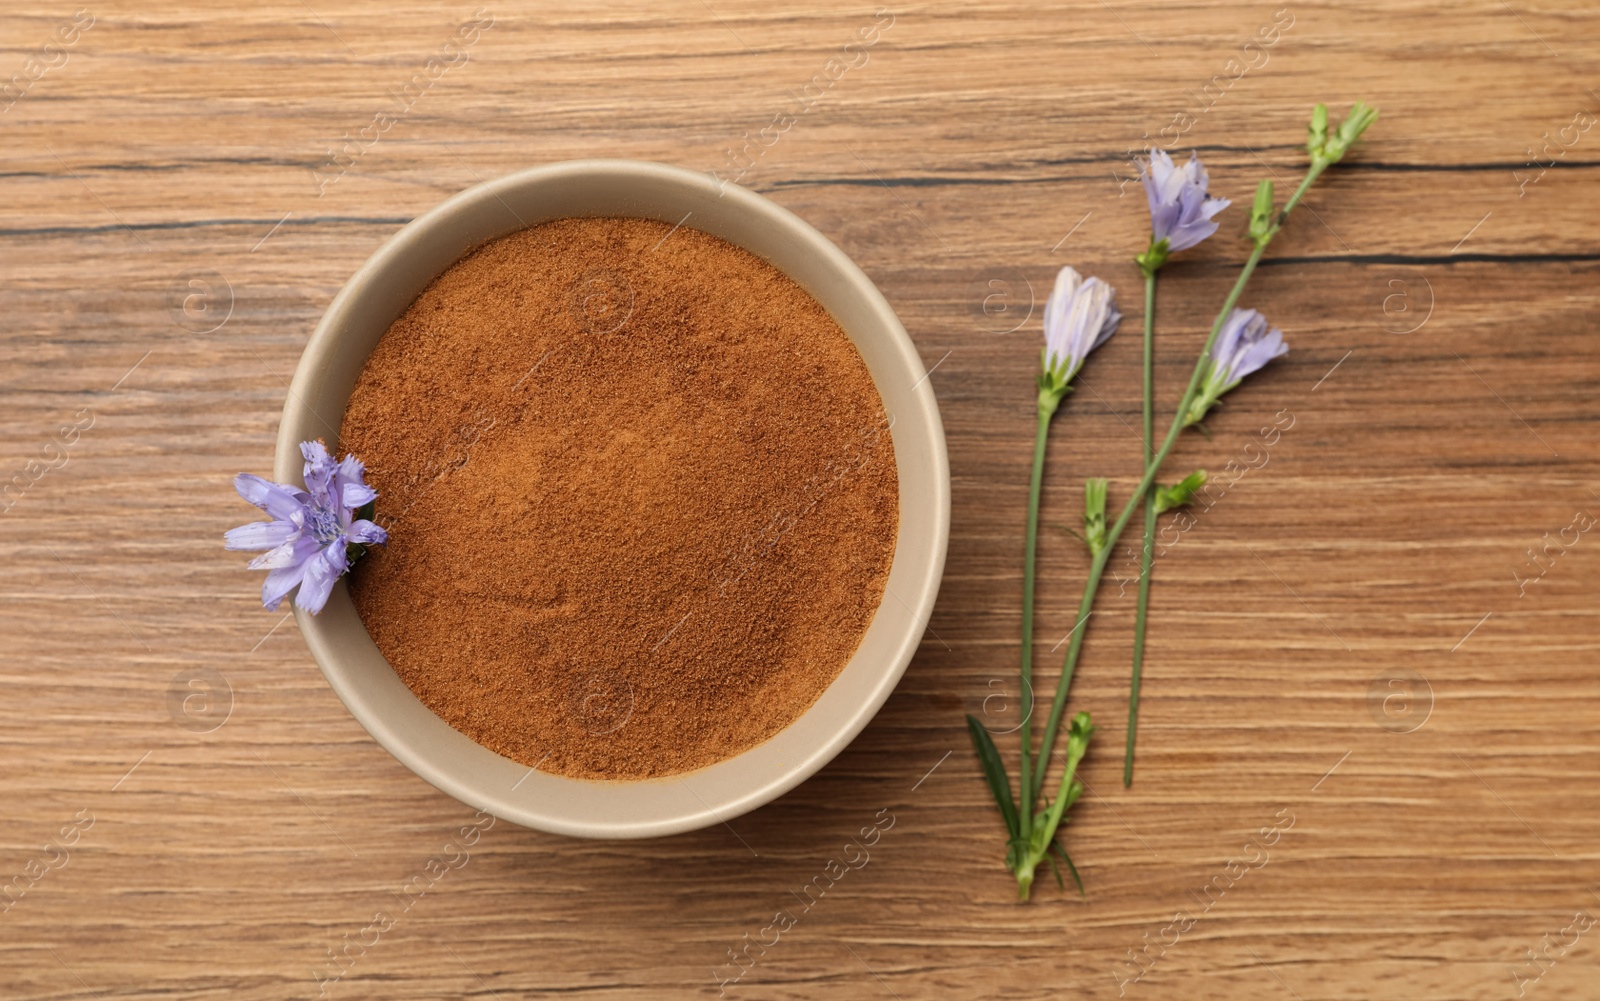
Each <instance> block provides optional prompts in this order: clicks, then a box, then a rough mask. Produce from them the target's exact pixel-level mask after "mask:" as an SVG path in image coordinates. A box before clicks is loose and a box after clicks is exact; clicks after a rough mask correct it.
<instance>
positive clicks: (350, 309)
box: [275, 160, 950, 838]
mask: <svg viewBox="0 0 1600 1001" xmlns="http://www.w3.org/2000/svg"><path fill="white" fill-rule="evenodd" d="M595 215H621V216H638V217H644V218H650V219H657V220H661V221H664V222H668V223H674V224H677V223H681V224H683V225H688V226H693V227H695V228H698V229H701V230H704V231H706V232H708V233H711V234H713V235H715V236H719V237H722V238H723V239H725V240H728V241H729V242H731V243H734V244H737V245H738V246H741V247H744V248H745V249H746V250H749V251H751V252H752V253H754V254H756V255H757V256H759V257H761V258H763V259H765V260H767V261H770V262H771V263H772V264H773V265H774V266H775V267H777V268H778V269H779V270H781V271H783V272H784V273H785V274H787V275H789V276H790V277H791V278H793V279H794V280H795V281H797V282H799V283H800V284H801V285H802V286H803V287H804V288H806V289H807V291H809V292H810V293H811V294H812V295H813V296H814V297H815V298H816V299H817V300H818V301H819V302H820V303H821V304H822V305H823V306H824V307H825V308H826V309H827V310H828V311H829V312H830V313H831V314H832V315H833V317H834V318H835V319H836V320H837V321H838V322H839V325H840V326H841V327H843V328H844V330H845V331H846V332H847V333H848V334H849V335H850V337H851V339H852V340H853V341H854V343H855V346H856V348H857V349H858V350H859V351H860V352H861V356H862V358H863V359H864V360H865V362H866V365H867V368H868V370H869V372H870V373H871V375H872V378H873V381H874V382H875V384H876V385H877V389H878V392H879V394H880V395H881V396H882V398H883V403H884V407H885V409H886V410H887V412H888V414H889V418H890V420H891V421H892V422H893V423H892V430H891V432H890V434H891V438H892V440H893V444H894V456H895V462H896V465H897V467H898V472H899V487H900V527H899V534H898V536H897V538H896V542H895V552H894V558H893V562H892V564H891V568H890V573H889V580H888V585H887V589H886V593H885V595H884V598H883V602H882V604H881V605H880V607H879V609H878V612H877V614H876V615H875V616H874V618H873V620H872V623H871V625H870V627H869V628H868V630H867V632H866V635H865V636H864V637H863V639H862V642H861V646H860V647H859V648H858V649H857V651H856V653H855V656H854V657H852V658H851V660H850V662H849V663H848V664H847V665H846V666H845V668H844V670H843V671H842V672H841V673H840V675H839V677H838V678H837V679H835V681H834V682H833V684H832V685H831V686H829V688H828V689H827V691H826V692H824V693H823V695H822V697H821V698H820V699H818V701H817V702H816V703H815V704H814V705H812V707H811V708H810V709H809V710H807V711H806V712H805V713H804V714H803V715H802V716H801V717H800V718H799V719H798V720H796V721H795V722H794V723H793V724H792V725H790V726H789V727H788V728H787V729H785V730H783V731H781V732H780V733H778V734H777V735H776V736H775V737H773V738H772V739H771V740H769V741H767V742H766V743H764V744H761V745H759V746H757V747H754V748H752V749H750V750H748V751H746V752H744V753H743V754H740V755H738V756H736V757H734V758H730V759H728V760H725V761H721V762H718V763H717V764H714V765H711V766H709V767H706V768H702V769H699V770H697V771H694V772H689V773H686V774H684V775H681V776H674V777H669V778H662V779H653V780H645V781H628V782H620V781H619V782H600V781H585V780H577V779H569V778H565V777H563V776H559V775H552V774H547V773H544V772H539V771H537V770H533V769H529V768H528V767H526V766H524V765H522V764H519V763H518V762H515V761H512V760H510V759H509V758H504V757H501V756H500V755H498V754H496V753H494V752H493V751H490V750H489V749H487V748H485V747H483V746H481V745H479V744H477V743H475V742H474V741H472V740H471V739H470V738H468V737H467V736H465V735H464V734H462V733H460V732H459V731H457V730H455V729H454V728H452V727H451V726H450V725H449V724H447V723H445V722H444V721H443V720H441V719H440V718H439V717H437V716H435V715H434V714H433V712H432V711H431V710H429V709H428V708H427V707H426V706H424V705H423V704H422V703H421V702H420V701H419V700H418V699H417V698H416V696H414V695H413V694H412V693H411V690H410V689H408V688H407V687H406V686H405V684H404V683H402V682H401V681H400V679H399V678H398V677H397V676H396V675H395V673H394V671H393V670H392V669H391V668H390V667H389V664H388V662H387V661H386V660H384V657H383V655H382V654H381V653H380V652H379V650H378V648H377V646H376V644H374V643H373V641H372V639H371V637H370V636H368V635H367V631H366V628H365V626H363V625H362V623H361V620H360V618H359V616H358V615H357V614H356V610H355V605H354V603H353V602H352V601H351V599H350V596H349V593H348V592H347V591H346V589H345V585H344V584H343V583H342V582H341V583H340V584H339V585H338V586H337V587H336V588H335V589H334V592H333V595H332V597H331V598H330V599H329V601H328V604H327V607H326V608H325V609H324V610H323V611H322V612H321V613H320V614H319V615H316V616H311V615H308V614H306V613H304V612H301V611H299V610H298V609H296V611H295V615H296V618H297V620H298V622H299V625H300V629H301V631H302V633H303V634H304V635H305V637H306V641H307V644H308V645H309V646H310V648H311V652H312V655H313V656H314V657H315V658H316V660H317V663H318V664H319V665H321V667H322V670H323V673H324V674H326V675H327V678H328V681H329V683H330V684H331V685H332V687H333V689H334V691H335V692H336V693H337V694H338V696H339V697H340V699H342V700H343V701H344V703H345V705H346V706H347V707H348V708H349V709H350V712H351V713H352V715H354V716H355V717H356V719H357V720H358V721H360V723H361V724H362V725H363V726H365V727H366V729H367V730H368V732H370V733H371V734H372V736H373V737H374V738H375V739H376V740H377V741H378V742H379V743H380V744H382V745H383V746H384V747H385V748H386V749H387V750H388V751H389V752H390V753H392V754H393V755H394V756H395V757H397V758H399V759H400V761H402V762H403V763H404V764H405V765H406V766H408V767H409V768H411V769H412V770H413V771H415V772H416V773H417V774H419V775H421V776H422V777H423V778H424V779H426V780H427V781H428V782H430V783H432V784H433V785H435V786H437V787H438V788H439V789H441V790H443V791H444V792H446V793H448V794H450V795H452V796H454V797H456V798H457V799H459V800H461V801H463V802H465V803H467V804H469V805H471V806H473V807H476V808H479V809H482V810H486V811H488V812H490V813H493V814H494V815H496V816H498V817H501V818H503V819H505V820H509V821H511V822H513V823H517V824H522V825H525V826H528V827H534V828H539V829H541V830H546V831H551V832H555V833H560V834H569V835H576V836H585V837H609V838H628V837H649V836H655V835H663V834H671V833H674V832H678V831H685V830H691V829H694V828H698V827H705V826H708V825H710V824H715V823H718V822H722V821H727V820H729V819H731V818H732V817H735V816H738V815H739V814H741V813H744V812H746V811H748V810H751V809H754V808H755V807H757V806H760V805H762V804H763V803H766V802H768V801H770V800H772V799H774V798H776V797H778V796H780V795H782V794H783V793H784V792H786V791H788V790H789V789H791V788H793V787H794V786H795V785H797V784H798V783H800V782H801V781H803V780H804V779H805V778H807V777H808V776H810V775H811V774H812V773H814V772H816V771H817V770H818V769H819V768H821V767H822V766H823V765H824V764H826V763H827V762H828V761H829V760H830V759H831V758H832V757H833V756H834V755H835V754H837V753H838V752H839V751H840V750H842V749H843V748H844V747H845V745H847V744H848V743H849V742H850V740H851V739H853V738H854V737H855V736H856V734H857V733H859V732H860V731H861V729H862V728H863V727H864V726H866V724H867V722H868V721H869V720H870V719H871V718H872V716H873V714H874V713H876V712H877V710H878V708H879V707H880V706H881V705H882V704H883V702H884V700H885V699H886V698H888V696H889V693H890V692H891V691H892V690H893V688H894V685H895V683H896V682H897V681H898V680H899V678H900V676H901V674H902V673H903V672H904V671H905V667H906V664H907V663H909V661H910V659H911V656H912V654H913V653H914V652H915V650H916V647H917V645H918V643H919V642H920V640H921V637H922V633H923V630H924V628H925V627H926V625H927V621H928V616H929V615H930V614H931V612H932V610H933V602H934V597H935V595H936V593H937V590H938V585H939V578H940V574H941V572H942V570H943V566H944V556H945V545H946V537H947V535H948V530H949V512H950V496H949V494H950V487H949V471H948V466H947V463H946V458H945V445H944V432H943V429H942V426H941V424H940V421H939V412H938V407H937V405H936V403H935V401H934V397H933V390H932V387H931V386H930V384H929V380H928V379H927V377H926V372H925V371H924V368H923V365H922V362H921V359H920V358H919V356H918V355H917V353H916V350H915V348H914V347H913V345H912V343H911V340H910V338H909V337H908V336H907V335H906V333H905V330H904V328H903V327H902V326H901V325H900V322H899V320H898V319H897V318H896V317H895V315H894V311H893V310H892V309H890V307H889V304H888V303H887V302H886V301H885V300H884V298H883V296H882V295H881V294H880V293H879V292H878V290H877V289H876V287H875V286H873V284H872V282H871V281H870V280H869V279H868V278H867V277H866V276H865V275H864V274H862V273H861V271H860V269H859V268H857V267H856V266H855V265H854V263H852V262H851V261H850V259H849V258H848V257H846V256H845V255H844V254H843V252H841V251H840V250H839V249H838V248H837V247H835V246H834V245H833V244H832V243H830V242H829V241H828V240H827V239H826V238H825V237H823V236H822V234H820V233H818V232H817V231H816V230H814V229H812V228H811V227H810V226H809V225H807V224H806V223H805V222H803V221H801V220H800V219H799V218H798V217H796V216H794V215H793V214H792V213H790V212H788V211H787V210H785V209H783V208H781V207H779V206H778V205H776V204H774V203H773V202H770V201H768V200H767V199H765V198H762V197H761V196H759V195H756V194H754V193H753V192H750V191H747V190H745V189H743V188H739V187H737V186H734V185H719V184H718V183H717V182H716V181H714V180H713V179H711V178H710V177H709V176H707V175H704V174H699V173H695V172H692V171H687V170H683V169H680V168H675V167H667V166H664V165H661V164H652V163H642V162H636V161H625V160H588V161H574V162H569V163H562V164H555V165H552V166H547V167H537V168H533V169H531V170H525V171H522V172H520V173H516V174H512V175H509V176H507V177H503V178H500V179H498V180H495V181H490V182H488V183H487V184H482V185H479V186H477V187H475V188H471V189H469V190H467V191H464V192H462V193H461V194H459V195H456V196H455V197H453V198H451V199H449V200H448V201H446V202H444V203H443V204H441V205H439V206H438V207H436V208H434V209H433V210H431V211H429V212H428V213H426V214H425V215H422V216H420V217H418V218H417V219H415V220H414V221H412V222H411V223H409V224H408V225H406V226H405V227H404V228H402V229H401V230H400V231H399V232H398V233H397V234H395V236H394V237H393V238H391V239H390V240H389V242H388V243H386V244H384V246H383V247H382V248H380V249H379V250H378V252H377V253H375V254H374V255H373V256H372V257H371V258H370V259H369V260H368V261H367V262H366V263H365V264H364V265H362V267H361V268H360V270H358V271H357V272H356V273H355V275H354V276H353V277H352V278H351V279H350V281H349V282H348V283H347V284H346V285H345V287H344V289H343V290H342V291H341V292H340V293H339V295H338V296H337V297H336V298H335V299H334V301H333V303H332V305H331V306H330V307H329V309H328V312H327V314H326V315H325V316H324V317H323V320H322V322H321V323H320V324H319V325H318V327H317V329H316V331H315V332H314V333H313V334H312V337H311V340H310V342H309V344H308V345H307V347H306V351H305V354H304V356H303V357H302V358H301V361H300V365H299V368H298V369H297V370H296V372H295V377H294V381H293V384H292V385H291V387H290V391H289V398H288V400H287V402H286V403H285V405H284V414H283V420H282V423H281V425H280V427H279V432H278V443H277V459H276V468H275V473H276V478H277V479H278V480H279V481H281V482H293V483H298V482H300V473H301V468H300V467H301V459H300V453H299V443H300V442H301V441H304V440H306V439H310V438H322V439H323V440H324V441H326V442H327V443H328V445H329V447H330V448H336V447H337V444H338V443H337V438H338V428H339V425H340V423H341V421H342V420H343V416H344V410H345V404H346V402H347V401H348V399H349V396H350V392H351V389H352V388H353V387H354V385H355V381H356V378H357V376H358V375H359V374H360V371H361V368H362V366H363V364H364V363H365V362H366V359H367V356H368V355H369V354H370V353H371V352H372V349H373V347H374V346H375V345H376V344H377V342H378V340H379V338H381V337H382V336H383V334H384V332H385V331H386V330H387V329H388V328H389V325H390V324H391V323H392V322H393V321H394V320H395V318H396V317H398V316H399V315H400V314H401V313H402V312H404V311H405V309H406V308H407V307H408V306H409V305H410V304H411V302H412V300H414V299H415V298H416V296H417V295H418V294H420V293H421V291H422V290H423V289H424V288H425V287H426V286H427V285H428V283H429V282H431V281H432V280H433V279H434V278H435V277H436V276H438V275H439V274H440V273H442V272H443V271H444V270H445V269H447V268H449V267H450V265H452V264H454V263H455V262H456V261H457V260H459V259H460V258H461V257H462V256H463V255H465V254H466V253H467V252H468V251H470V250H472V249H473V248H475V247H477V246H479V245H480V244H482V243H484V242H486V241H488V240H492V239H494V238H496V237H499V236H504V235H506V234H508V233H511V232H514V231H516V230H519V229H523V228H525V227H528V226H533V225H537V224H538V223H540V222H544V221H546V220H549V219H555V218H561V217H567V216H595Z"/></svg>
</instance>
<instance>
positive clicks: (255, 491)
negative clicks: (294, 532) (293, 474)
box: [233, 473, 311, 521]
mask: <svg viewBox="0 0 1600 1001" xmlns="http://www.w3.org/2000/svg"><path fill="white" fill-rule="evenodd" d="M233 489H235V490H237V491H239V496H240V497H243V498H244V499H245V500H247V501H249V502H250V503H251V504H254V505H255V506H256V507H258V508H260V509H261V510H263V511H265V512H267V514H269V515H271V516H272V517H273V518H276V519H278V520H280V521H282V520H289V516H290V515H291V514H292V513H294V512H303V511H304V510H305V506H306V502H307V501H309V500H310V499H311V498H310V497H308V496H306V493H305V491H303V490H297V489H295V488H294V487H291V486H289V485H288V484H287V483H274V482H272V481H271V480H264V479H262V478H261V477H259V476H256V475H254V474H251V473H240V474H239V475H238V476H235V477H234V478H233Z"/></svg>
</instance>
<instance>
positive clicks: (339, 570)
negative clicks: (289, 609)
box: [294, 539, 349, 615]
mask: <svg viewBox="0 0 1600 1001" xmlns="http://www.w3.org/2000/svg"><path fill="white" fill-rule="evenodd" d="M348 568H349V564H348V563H347V562H346V561H345V548H344V540H343V539H335V540H334V541H333V542H332V544H330V545H329V546H328V548H327V549H324V550H323V551H322V552H320V553H318V554H317V555H316V556H314V557H312V558H311V559H310V560H307V561H306V572H305V577H304V578H303V579H302V580H301V582H300V593H299V594H297V595H295V597H294V603H295V605H296V607H299V608H303V609H305V610H306V611H308V612H310V613H311V614H312V615H315V614H317V613H318V612H320V611H322V608H323V606H324V605H326V604H327V603H328V595H330V594H332V593H333V585H334V583H335V582H336V581H338V579H339V578H340V577H342V576H343V575H344V572H345V570H346V569H348Z"/></svg>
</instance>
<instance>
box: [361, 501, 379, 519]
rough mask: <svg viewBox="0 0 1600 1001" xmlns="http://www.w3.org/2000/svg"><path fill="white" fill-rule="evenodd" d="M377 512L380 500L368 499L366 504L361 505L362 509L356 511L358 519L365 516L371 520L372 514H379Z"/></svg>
mask: <svg viewBox="0 0 1600 1001" xmlns="http://www.w3.org/2000/svg"><path fill="white" fill-rule="evenodd" d="M377 513H378V502H377V501H367V502H366V503H365V504H363V505H361V510H359V511H357V512H356V517H357V518H358V519H360V518H365V519H366V520H367V521H371V520H372V516H373V515H375V514H377Z"/></svg>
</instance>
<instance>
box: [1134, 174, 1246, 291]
mask: <svg viewBox="0 0 1600 1001" xmlns="http://www.w3.org/2000/svg"><path fill="white" fill-rule="evenodd" d="M1140 180H1142V181H1143V182H1144V193H1145V198H1146V199H1148V200H1149V202H1150V249H1149V250H1148V251H1146V252H1145V256H1143V257H1141V258H1140V264H1141V265H1143V266H1145V267H1146V268H1147V269H1149V270H1152V271H1153V270H1154V269H1156V268H1159V267H1160V266H1161V265H1162V264H1164V263H1165V262H1166V259H1167V255H1168V254H1176V253H1177V252H1178V251H1180V250H1188V249H1189V248H1190V247H1192V246H1194V245H1195V244H1197V243H1199V242H1200V241H1201V240H1204V239H1205V238H1206V237H1208V236H1210V235H1211V234H1212V233H1215V232H1216V231H1217V224H1216V223H1214V222H1212V221H1211V217H1212V216H1214V215H1216V214H1217V213H1218V212H1221V211H1222V210H1223V209H1225V208H1227V207H1228V206H1229V205H1230V204H1232V203H1231V202H1229V201H1228V199H1226V198H1212V197H1210V195H1209V194H1208V193H1207V191H1206V185H1207V184H1208V183H1209V178H1208V177H1207V176H1206V168H1205V165H1204V164H1202V163H1201V162H1200V157H1199V156H1198V155H1195V154H1190V156H1189V162H1188V163H1186V164H1184V165H1183V166H1182V167H1179V166H1177V165H1175V164H1174V163H1173V162H1172V157H1170V156H1168V155H1167V152H1166V150H1163V149H1161V148H1160V147H1158V146H1152V147H1151V148H1150V162H1149V163H1147V164H1145V169H1144V173H1143V174H1142V175H1141V176H1140Z"/></svg>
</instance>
